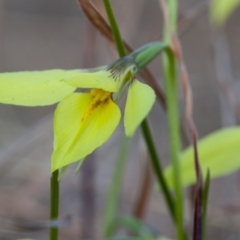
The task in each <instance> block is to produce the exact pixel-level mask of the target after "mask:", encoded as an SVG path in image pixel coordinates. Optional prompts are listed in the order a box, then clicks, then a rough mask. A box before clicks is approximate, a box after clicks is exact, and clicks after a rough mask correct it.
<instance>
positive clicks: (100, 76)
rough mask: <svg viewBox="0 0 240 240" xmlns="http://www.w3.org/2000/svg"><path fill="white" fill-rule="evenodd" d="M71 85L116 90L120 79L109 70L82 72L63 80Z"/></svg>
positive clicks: (119, 84) (120, 82)
mask: <svg viewBox="0 0 240 240" xmlns="http://www.w3.org/2000/svg"><path fill="white" fill-rule="evenodd" d="M65 82H66V83H68V84H69V85H71V86H74V87H77V88H99V89H103V90H105V91H109V92H117V91H118V89H119V88H120V86H121V84H122V81H121V79H118V78H116V79H115V78H114V77H113V76H112V73H111V72H110V71H107V70H104V71H98V72H83V73H80V74H79V75H76V76H73V77H71V78H68V79H66V80H65Z"/></svg>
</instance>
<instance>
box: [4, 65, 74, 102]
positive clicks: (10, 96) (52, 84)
mask: <svg viewBox="0 0 240 240" xmlns="http://www.w3.org/2000/svg"><path fill="white" fill-rule="evenodd" d="M78 73H79V70H60V69H56V70H46V71H30V72H12V73H0V102H1V103H5V104H14V105H23V106H44V105H51V104H54V103H56V102H59V101H60V100H61V99H62V98H64V97H65V96H67V95H68V94H70V93H72V92H74V90H75V87H72V86H69V85H68V84H66V83H65V82H63V81H62V79H64V78H68V77H71V76H74V75H76V74H78Z"/></svg>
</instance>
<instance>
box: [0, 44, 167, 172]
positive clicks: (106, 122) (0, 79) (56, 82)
mask: <svg viewBox="0 0 240 240" xmlns="http://www.w3.org/2000/svg"><path fill="white" fill-rule="evenodd" d="M164 47H165V45H163V44H161V43H154V44H151V45H146V46H144V47H142V48H140V49H138V50H136V51H135V52H133V54H131V55H129V56H127V57H124V58H121V59H119V60H117V61H116V62H114V63H113V64H111V65H109V66H105V67H100V68H97V69H92V70H91V69H90V70H47V71H35V72H34V71H33V72H17V73H1V74H0V102H1V103H6V104H16V105H23V106H43V105H50V104H54V103H56V102H59V101H60V102H59V104H58V105H57V108H56V111H55V113H54V150H53V154H52V159H51V162H52V166H51V169H52V171H55V170H57V169H60V168H62V167H64V166H67V165H69V164H71V163H73V162H76V161H78V160H80V159H83V158H85V157H86V156H87V155H89V154H90V153H91V152H93V151H94V150H95V149H96V148H98V147H99V146H101V145H102V144H103V143H104V142H106V141H107V140H108V139H109V137H110V136H111V135H112V133H113V132H114V130H115V129H116V127H117V125H118V124H119V121H120V118H121V112H120V109H119V107H118V105H117V102H118V101H119V99H120V98H121V96H122V93H123V92H124V91H125V90H126V89H127V88H128V95H127V101H126V106H125V111H124V126H125V132H126V135H127V136H132V135H133V134H134V132H135V130H136V128H137V127H138V125H139V124H140V123H141V122H142V120H143V119H144V118H145V117H146V116H147V114H148V113H149V111H150V110H151V108H152V106H153V103H154V100H155V94H154V91H153V90H152V88H150V87H149V86H148V85H146V84H143V83H141V82H139V81H138V80H137V79H135V74H136V73H137V71H138V70H139V69H141V68H142V67H144V66H145V65H146V64H147V63H148V62H149V61H151V60H152V59H153V58H154V57H155V56H156V55H157V54H158V53H159V52H160V51H161V50H162V49H163V48H164ZM146 53H147V54H146ZM76 88H86V89H90V91H89V92H82V93H81V92H74V91H75V90H76Z"/></svg>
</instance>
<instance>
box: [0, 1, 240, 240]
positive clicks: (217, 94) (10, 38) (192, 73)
mask: <svg viewBox="0 0 240 240" xmlns="http://www.w3.org/2000/svg"><path fill="white" fill-rule="evenodd" d="M92 2H94V3H95V5H96V7H97V8H98V9H99V11H100V12H101V13H102V14H103V15H105V12H104V8H103V5H102V2H101V1H98V0H95V1H92ZM112 4H113V7H114V11H115V12H116V17H117V20H118V23H119V26H120V30H121V33H122V36H123V37H124V39H125V40H126V41H127V42H128V43H129V44H130V45H131V46H132V47H133V48H138V47H140V46H141V45H143V44H145V43H147V42H151V41H156V40H160V39H161V37H162V33H161V32H162V16H161V11H160V9H159V3H158V1H156V0H131V1H130V0H121V1H119V0H112ZM179 4H180V6H179V7H180V9H179V37H180V41H181V44H182V46H183V52H184V57H185V61H186V65H187V69H188V73H189V78H190V82H191V86H192V88H193V96H194V119H195V121H196V125H197V128H198V131H199V135H200V137H202V136H204V135H206V134H208V133H210V132H212V131H214V130H216V129H219V128H221V127H226V126H232V125H236V124H239V120H240V107H239V106H240V68H239V66H240V45H239V43H240V41H239V39H240V28H239V22H240V9H238V10H236V11H235V12H234V13H233V14H232V15H231V17H230V18H229V19H228V21H227V23H226V25H225V26H224V27H223V28H221V29H217V28H215V27H213V26H212V25H211V24H210V21H209V2H208V1H197V0H181V1H179ZM116 58H117V53H116V51H115V49H114V47H113V46H111V44H109V42H108V41H107V40H106V39H105V38H104V37H103V36H102V35H101V34H100V33H99V32H98V31H97V30H96V29H95V28H94V27H93V26H92V25H91V23H90V22H89V21H88V19H87V18H86V17H85V15H84V14H83V12H82V11H81V9H80V8H79V6H78V4H77V2H76V1H75V0H68V1H66V0H38V1H33V0H0V70H1V72H6V71H23V70H44V69H54V68H62V69H76V68H87V67H88V68H89V67H95V66H100V65H105V64H108V63H110V62H111V61H113V60H115V59H116ZM160 66H161V64H160V58H157V59H156V60H154V62H152V63H151V64H150V65H149V69H150V70H151V72H152V73H153V74H154V76H155V77H156V79H157V81H158V84H159V85H160V86H162V85H163V81H162V78H161V77H159V76H161V67H160ZM180 102H182V100H181V99H180ZM55 107H56V106H50V107H36V108H35V107H32V108H24V107H18V106H10V105H0V133H1V134H0V223H1V224H0V226H1V227H0V239H17V238H26V237H28V238H34V239H47V234H48V229H47V228H46V227H47V226H48V222H46V221H47V220H48V215H49V178H50V157H51V151H52V141H53V133H52V116H53V111H54V109H55ZM180 109H181V114H182V116H184V111H183V107H182V104H180ZM149 120H150V124H151V129H152V130H154V131H153V132H154V137H155V140H156V145H157V149H158V152H159V155H160V156H161V159H162V160H163V165H164V166H166V165H168V163H169V154H168V152H169V151H168V141H167V138H168V136H167V124H166V116H165V113H164V111H163V110H162V107H161V106H160V105H159V104H158V103H156V104H155V106H154V109H153V110H152V112H151V114H150V116H149ZM122 137H123V124H122V123H121V124H120V126H119V127H118V129H117V131H116V132H115V133H114V134H113V136H112V137H111V139H110V140H109V141H108V142H107V143H106V144H104V145H103V146H102V147H101V148H99V149H98V150H97V151H96V152H95V153H94V154H93V155H92V156H91V157H89V159H88V161H86V163H85V164H84V166H83V168H82V169H81V171H80V174H78V175H77V176H73V169H74V168H73V169H70V170H69V171H68V173H67V174H66V176H64V178H63V179H62V181H61V198H60V204H61V207H60V219H61V221H60V222H59V223H58V224H60V225H63V228H61V230H60V236H61V237H60V239H87V238H88V239H99V238H100V234H101V232H102V216H103V214H104V206H105V204H106V194H107V191H108V188H109V185H110V183H111V178H112V173H113V169H114V165H115V162H116V156H117V151H118V149H119V144H120V142H121V139H122ZM146 160H147V155H146V150H145V146H144V143H143V140H142V137H141V134H140V131H138V132H137V133H136V134H135V136H134V139H133V142H132V145H131V150H130V155H129V159H128V161H127V164H126V167H125V174H124V179H123V185H122V191H121V197H120V206H119V214H120V215H130V214H133V213H134V212H136V211H137V210H136V209H135V208H136V202H139V194H140V192H141V186H142V184H143V182H146V181H148V182H150V184H148V190H147V192H146V193H145V198H146V199H145V200H146V201H147V204H146V205H145V207H144V209H142V216H141V218H142V220H143V222H144V223H145V224H146V225H147V226H149V227H150V229H152V231H153V232H155V233H156V234H164V235H166V236H169V237H170V238H171V237H172V238H173V237H174V232H173V226H172V222H171V220H170V218H169V216H168V213H167V211H166V209H165V204H164V201H163V199H162V196H161V193H160V192H159V191H158V190H157V189H156V188H154V187H153V184H152V183H151V182H152V181H151V179H152V176H148V175H147V176H146V174H145V173H146V172H148V171H146V168H147V164H146V162H147V161H146ZM150 175H152V174H150ZM149 179H150V180H149ZM239 183H240V175H239V172H236V173H234V174H232V175H230V176H227V177H223V178H219V179H216V180H213V181H212V182H211V189H210V197H209V214H208V239H219V240H221V239H224V240H226V239H229V240H230V239H231V240H235V239H239V237H240V230H239V229H240V221H239V220H240V187H239ZM149 186H150V187H149ZM186 211H187V214H186V226H187V227H188V228H189V229H191V221H192V215H193V213H192V208H191V194H190V191H189V190H186ZM140 212H141V211H140ZM143 212H144V213H143ZM119 233H124V232H123V231H120V232H119Z"/></svg>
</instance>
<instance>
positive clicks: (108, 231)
mask: <svg viewBox="0 0 240 240" xmlns="http://www.w3.org/2000/svg"><path fill="white" fill-rule="evenodd" d="M130 145H131V139H130V138H127V137H125V136H124V138H123V139H122V143H121V146H120V148H119V152H118V156H117V161H116V164H115V169H114V173H113V177H112V180H111V185H110V187H109V190H108V195H107V200H106V205H105V214H104V217H103V231H104V232H103V236H104V237H110V236H112V235H113V234H114V230H115V227H116V226H115V224H114V220H115V219H116V215H117V208H118V203H119V195H120V190H121V186H122V179H123V173H124V168H125V164H126V160H127V156H128V154H129V150H130Z"/></svg>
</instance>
